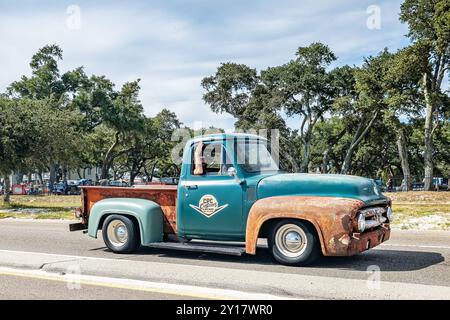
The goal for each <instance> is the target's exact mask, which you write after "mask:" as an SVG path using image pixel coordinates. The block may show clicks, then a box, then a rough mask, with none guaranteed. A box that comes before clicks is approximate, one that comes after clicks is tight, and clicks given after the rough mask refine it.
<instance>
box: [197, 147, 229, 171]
mask: <svg viewBox="0 0 450 320" xmlns="http://www.w3.org/2000/svg"><path fill="white" fill-rule="evenodd" d="M191 159H192V166H191V167H192V170H191V174H192V175H210V176H217V175H226V173H227V170H228V168H229V167H230V166H231V165H232V164H231V160H230V159H229V157H228V156H227V154H226V151H225V147H224V146H223V144H222V143H218V142H212V143H203V142H198V143H196V144H194V146H193V148H192V158H191Z"/></svg>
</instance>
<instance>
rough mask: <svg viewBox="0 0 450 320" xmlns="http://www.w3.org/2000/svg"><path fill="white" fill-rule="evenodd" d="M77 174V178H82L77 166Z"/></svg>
mask: <svg viewBox="0 0 450 320" xmlns="http://www.w3.org/2000/svg"><path fill="white" fill-rule="evenodd" d="M77 175H78V179H83V177H82V175H81V171H80V168H77Z"/></svg>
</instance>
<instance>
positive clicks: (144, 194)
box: [81, 185, 177, 234]
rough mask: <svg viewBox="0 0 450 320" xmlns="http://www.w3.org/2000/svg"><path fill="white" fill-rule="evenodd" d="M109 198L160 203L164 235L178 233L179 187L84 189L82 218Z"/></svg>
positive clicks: (147, 186)
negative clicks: (93, 207) (177, 206)
mask: <svg viewBox="0 0 450 320" xmlns="http://www.w3.org/2000/svg"><path fill="white" fill-rule="evenodd" d="M107 198H140V199H148V200H151V201H154V202H156V203H158V204H159V205H160V206H161V208H162V211H163V212H164V233H166V234H173V233H176V231H177V208H176V204H177V186H176V185H146V186H139V187H135V188H121V187H82V197H81V199H82V216H88V215H89V213H90V211H91V208H92V206H93V205H94V204H95V203H96V202H97V201H100V200H102V199H107Z"/></svg>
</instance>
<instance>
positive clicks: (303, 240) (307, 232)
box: [268, 219, 320, 266]
mask: <svg viewBox="0 0 450 320" xmlns="http://www.w3.org/2000/svg"><path fill="white" fill-rule="evenodd" d="M268 244H269V250H270V251H271V253H272V256H273V258H274V259H275V260H276V261H278V262H279V263H281V264H285V265H295V266H305V265H308V264H310V263H312V262H314V261H315V260H316V259H317V258H318V257H319V256H320V244H319V241H318V239H317V236H316V232H315V230H314V229H313V228H312V227H311V226H310V225H308V224H306V223H305V222H302V221H298V220H293V219H286V220H281V221H279V222H278V223H276V224H275V225H274V226H273V227H272V230H271V232H270V235H269V238H268Z"/></svg>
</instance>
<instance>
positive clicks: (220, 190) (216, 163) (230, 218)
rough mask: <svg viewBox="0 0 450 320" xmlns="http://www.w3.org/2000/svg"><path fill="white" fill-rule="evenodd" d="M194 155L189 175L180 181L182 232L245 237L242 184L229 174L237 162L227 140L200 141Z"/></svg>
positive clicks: (191, 235)
mask: <svg viewBox="0 0 450 320" xmlns="http://www.w3.org/2000/svg"><path fill="white" fill-rule="evenodd" d="M190 154H191V155H190V156H191V163H190V164H187V165H186V170H187V171H188V172H186V175H185V177H186V178H185V179H183V181H181V182H180V188H182V192H181V193H179V195H180V196H182V197H183V199H180V200H182V211H181V213H180V215H179V217H180V220H181V221H179V227H180V231H181V233H182V234H183V235H184V236H185V237H189V238H202V239H210V240H242V239H244V238H245V234H244V227H243V221H242V219H243V217H242V214H243V212H242V200H243V191H242V186H241V185H240V184H239V183H238V182H237V181H236V179H235V178H234V177H231V176H229V175H227V170H228V169H229V168H230V167H231V166H233V164H232V161H231V160H230V159H232V157H229V156H227V151H226V147H225V144H224V141H211V142H197V143H195V144H194V145H193V146H192V148H191V150H190ZM196 158H197V162H196V161H195V159H196Z"/></svg>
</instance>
